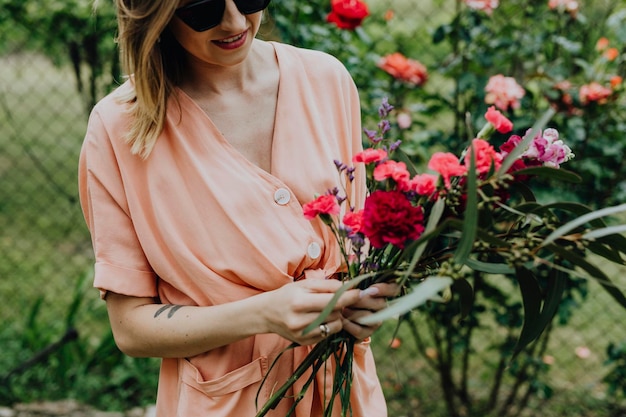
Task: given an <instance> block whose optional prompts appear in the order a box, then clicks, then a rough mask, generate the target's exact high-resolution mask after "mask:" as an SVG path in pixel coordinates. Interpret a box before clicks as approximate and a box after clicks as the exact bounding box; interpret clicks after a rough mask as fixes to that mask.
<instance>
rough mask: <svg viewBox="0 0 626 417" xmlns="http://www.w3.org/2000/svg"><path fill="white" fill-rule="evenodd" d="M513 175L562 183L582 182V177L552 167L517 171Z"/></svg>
mask: <svg viewBox="0 0 626 417" xmlns="http://www.w3.org/2000/svg"><path fill="white" fill-rule="evenodd" d="M513 175H516V176H517V175H537V176H540V177H545V178H551V179H555V180H560V181H568V182H573V183H580V182H582V178H581V177H580V175H578V174H576V173H574V172H571V171H568V170H566V169H562V168H552V167H531V168H524V169H520V170H519V171H515V172H514V173H513Z"/></svg>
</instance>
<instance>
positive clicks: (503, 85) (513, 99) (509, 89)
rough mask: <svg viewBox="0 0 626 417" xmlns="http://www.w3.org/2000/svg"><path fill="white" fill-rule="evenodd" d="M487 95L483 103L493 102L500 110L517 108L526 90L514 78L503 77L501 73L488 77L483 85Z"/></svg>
mask: <svg viewBox="0 0 626 417" xmlns="http://www.w3.org/2000/svg"><path fill="white" fill-rule="evenodd" d="M485 91H486V92H487V95H486V96H485V103H487V104H495V106H496V107H497V108H499V109H500V110H508V109H509V107H510V108H512V109H519V108H520V106H521V103H520V100H521V99H522V98H523V97H524V95H526V91H524V89H523V88H522V86H520V85H519V84H518V83H517V81H515V78H513V77H505V76H504V75H502V74H498V75H494V76H492V77H491V78H489V81H488V82H487V86H486V87H485Z"/></svg>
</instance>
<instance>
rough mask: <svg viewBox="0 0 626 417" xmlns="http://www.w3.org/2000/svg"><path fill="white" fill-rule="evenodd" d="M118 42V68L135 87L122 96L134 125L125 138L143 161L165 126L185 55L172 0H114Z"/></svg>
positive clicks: (175, 6)
mask: <svg viewBox="0 0 626 417" xmlns="http://www.w3.org/2000/svg"><path fill="white" fill-rule="evenodd" d="M116 6H117V21H118V30H119V32H118V38H117V41H118V45H119V48H120V58H121V62H122V67H123V69H124V71H125V72H126V74H128V75H129V76H130V77H131V82H132V83H133V87H134V88H133V90H132V91H131V93H129V94H127V95H125V96H121V97H120V98H121V100H122V101H123V102H126V103H128V104H129V111H130V113H131V115H132V123H131V126H130V130H129V132H128V134H127V137H126V140H127V142H128V143H129V145H130V146H131V152H132V153H133V154H135V155H139V156H140V157H141V158H143V159H145V158H147V157H148V156H149V155H150V152H151V151H152V149H153V148H154V145H155V143H156V140H157V138H158V137H159V135H160V134H161V131H162V130H163V126H164V124H165V116H166V110H167V101H168V99H169V96H170V95H171V93H172V91H173V89H174V86H175V85H176V84H178V83H179V82H180V74H181V72H182V65H183V64H184V58H183V53H182V47H181V46H180V45H179V44H178V42H176V40H175V39H174V37H173V36H172V34H171V33H170V30H169V28H168V24H169V22H170V20H171V19H172V17H173V16H174V11H175V10H176V8H177V7H178V1H176V0H170V1H167V0H161V1H158V0H157V1H155V0H116Z"/></svg>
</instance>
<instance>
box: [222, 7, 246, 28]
mask: <svg viewBox="0 0 626 417" xmlns="http://www.w3.org/2000/svg"><path fill="white" fill-rule="evenodd" d="M245 26H246V16H245V15H244V14H243V13H241V12H240V11H239V9H238V8H237V5H236V4H235V2H234V0H226V9H225V10H224V16H223V17H222V23H221V27H222V29H224V30H232V31H234V30H243V29H245Z"/></svg>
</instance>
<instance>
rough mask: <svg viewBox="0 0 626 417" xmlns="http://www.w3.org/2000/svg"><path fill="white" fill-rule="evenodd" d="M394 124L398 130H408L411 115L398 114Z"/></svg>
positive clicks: (411, 121)
mask: <svg viewBox="0 0 626 417" xmlns="http://www.w3.org/2000/svg"><path fill="white" fill-rule="evenodd" d="M396 122H397V123H398V127H399V128H400V129H408V128H410V127H411V124H413V120H411V115H410V114H409V113H408V112H405V111H403V112H400V113H398V116H397V117H396Z"/></svg>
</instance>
